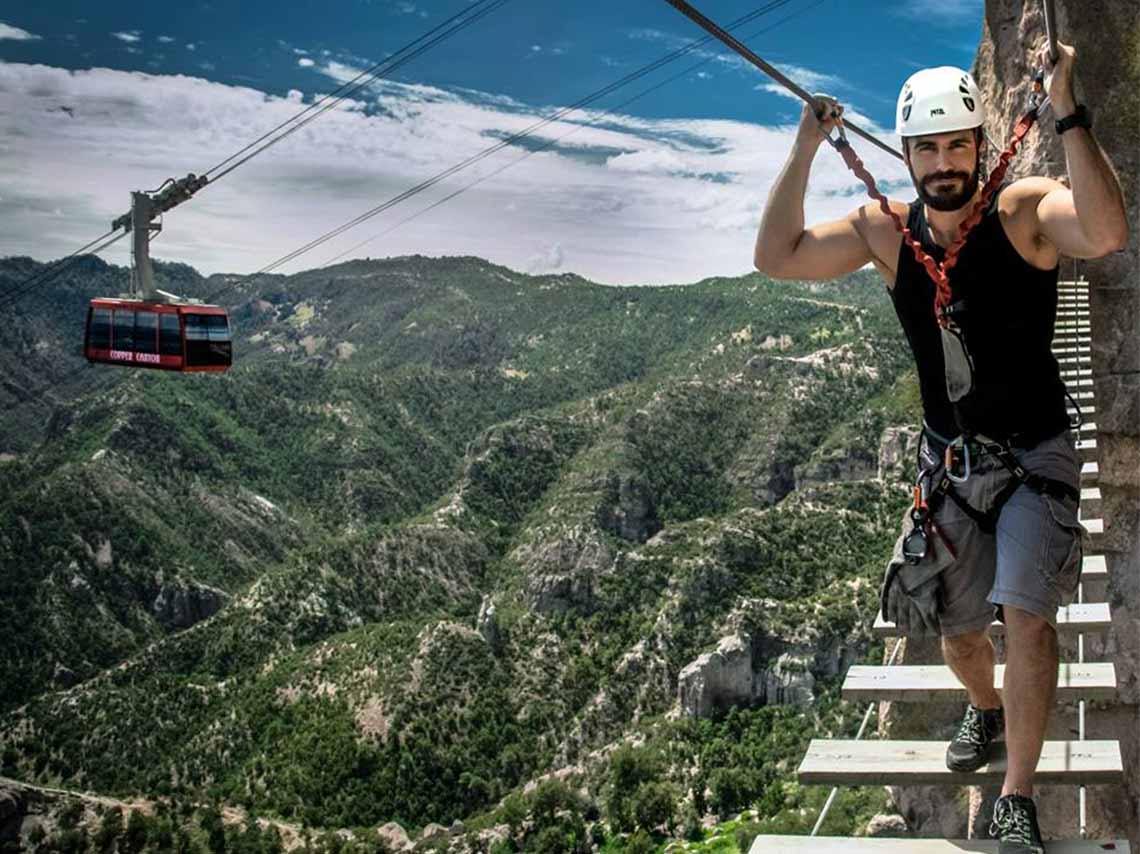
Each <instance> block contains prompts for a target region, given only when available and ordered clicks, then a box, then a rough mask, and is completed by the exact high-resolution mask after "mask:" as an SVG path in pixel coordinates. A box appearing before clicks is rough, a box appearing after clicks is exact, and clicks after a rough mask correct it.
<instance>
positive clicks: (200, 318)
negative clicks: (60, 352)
mask: <svg viewBox="0 0 1140 854" xmlns="http://www.w3.org/2000/svg"><path fill="white" fill-rule="evenodd" d="M83 355H84V356H86V357H87V361H89V362H104V363H106V364H110V365H123V366H131V367H137V368H159V369H163V370H168V371H224V370H226V369H227V368H229V366H230V365H231V364H232V363H233V343H232V341H231V337H230V324H229V315H228V314H227V313H226V310H225V309H224V308H222V307H221V306H217V305H203V304H195V303H161V302H146V301H143V300H135V299H108V298H96V299H93V300H91V304H90V307H89V308H88V310H87V333H86V335H85V337H84V342H83Z"/></svg>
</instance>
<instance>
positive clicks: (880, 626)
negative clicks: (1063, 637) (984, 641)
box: [872, 602, 1112, 637]
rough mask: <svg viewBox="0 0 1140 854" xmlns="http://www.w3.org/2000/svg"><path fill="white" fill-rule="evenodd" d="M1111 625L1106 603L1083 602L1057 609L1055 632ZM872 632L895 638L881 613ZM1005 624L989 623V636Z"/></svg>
mask: <svg viewBox="0 0 1140 854" xmlns="http://www.w3.org/2000/svg"><path fill="white" fill-rule="evenodd" d="M1110 625H1112V610H1111V609H1110V608H1109V607H1108V603H1107V602H1085V603H1083V604H1079V605H1078V604H1073V605H1065V606H1063V607H1061V608H1058V609H1057V631H1058V632H1068V633H1070V634H1074V633H1076V632H1094V631H1103V630H1104V629H1107V628H1108V627H1109V626H1110ZM872 631H873V632H874V633H875V634H876V635H878V636H880V637H897V636H898V632H897V629H896V628H895V624H894V623H889V622H887V621H886V620H884V619H883V612H882V611H879V613H878V614H876V615H875V624H874V626H873V627H872ZM1004 632H1005V624H1004V623H1001V622H999V621H997V620H994V621H993V622H992V623H990V633H991V634H1003V633H1004Z"/></svg>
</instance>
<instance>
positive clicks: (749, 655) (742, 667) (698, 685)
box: [677, 633, 815, 718]
mask: <svg viewBox="0 0 1140 854" xmlns="http://www.w3.org/2000/svg"><path fill="white" fill-rule="evenodd" d="M753 655H754V653H753V643H752V638H751V637H750V636H749V635H748V634H743V633H737V634H733V635H729V636H728V637H725V638H722V639H721V641H720V643H718V644H717V647H716V649H715V650H713V651H712V652H706V653H704V654H702V655H700V656H698V657H697V658H696V659H695V660H693V661H692V662H690V663H689V664H687V665H686V666H685V667H684V668H683V669H682V670H681V672H680V674H679V675H678V677H677V702H678V704H679V705H680V709H681V714H683V715H687V716H689V717H693V718H706V717H710V716H711V715H712V714H713V713H714V712H716V711H717V710H719V709H724V708H728V707H730V706H752V705H757V704H771V705H796V706H807V705H810V704H811V703H813V702H814V701H815V694H814V688H815V676H814V675H813V674H812V672H811V666H812V664H813V661H814V658H813V656H811V655H797V654H794V653H791V652H785V653H782V654H781V655H779V656H778V657H777V658H776V660H775V661H774V662H773V663H772V665H771V666H770V667H763V668H760V669H756V668H755V667H754V658H753Z"/></svg>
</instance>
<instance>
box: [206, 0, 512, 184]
mask: <svg viewBox="0 0 1140 854" xmlns="http://www.w3.org/2000/svg"><path fill="white" fill-rule="evenodd" d="M508 2H509V0H476V2H475V4H474V5H473V6H472V7H470V8H467V9H464V10H463V11H462V12H459V13H457V14H456V15H453V16H452V17H451V18H449V19H448V20H447V21H445V22H444V23H442V24H440V25H439V26H437V27H434V28H433V29H431V30H429V31H428V32H427V33H425V34H424V35H422V36H420V37H419V38H417V39H416V40H415V41H413V42H410V43H408V44H407V45H405V46H404V47H402V48H400V50H398V51H396V53H395V54H393V55H392V56H390V57H388V58H387V59H385V60H383V61H381V62H378V63H376V64H375V65H373V66H372V67H371V68H369V69H367V70H365V71H362V72H360V73H359V74H357V75H356V77H354V78H353V79H352V80H350V81H348V82H347V83H345V84H343V85H342V86H341V87H340V88H339V89H336V90H335V91H334V92H331V93H330V94H328V95H326V96H324V97H323V98H321V99H320V100H319V101H317V102H315V103H313V104H311V105H309V107H307V108H306V109H304V110H302V111H301V112H299V113H297V115H295V116H293V117H292V118H290V119H287V120H286V121H284V122H282V123H281V124H279V125H278V126H277V127H276V128H274V129H273V130H271V131H268V132H266V133H265V134H262V136H261V137H259V138H258V139H256V140H254V141H253V142H251V143H250V144H249V145H247V146H246V147H245V148H243V149H242V150H241V151H239V152H237V153H235V154H232V155H230V156H229V157H227V158H226V159H225V160H223V161H222V162H221V163H219V164H218V165H216V166H214V167H212V168H211V169H210V170H209V171H207V172H206V173H205V175H206V176H207V177H209V181H210V184H215V183H217V182H218V181H219V180H220V179H222V178H224V177H225V176H226V175H228V174H229V173H230V172H233V171H234V170H235V169H237V168H238V167H239V166H241V165H243V164H244V163H247V162H248V161H250V160H252V159H253V158H254V157H256V156H257V155H259V154H261V153H262V152H263V151H265V150H266V149H268V148H271V147H272V146H274V145H276V144H277V143H279V142H281V140H283V139H285V138H286V137H288V136H290V135H291V134H294V133H296V132H297V131H299V130H300V129H301V128H303V127H305V126H306V125H308V124H309V123H310V122H313V121H316V120H317V119H318V118H319V117H320V116H322V115H324V114H325V113H327V112H328V111H329V110H331V109H333V108H334V107H336V106H337V105H338V104H340V103H341V102H342V101H344V100H345V99H346V98H348V97H349V96H350V95H353V94H355V93H356V92H359V91H360V90H361V89H363V88H364V87H365V86H367V85H368V84H369V83H371V82H372V81H373V80H375V79H376V78H378V77H379V76H380V75H381V74H390V73H391V72H393V71H395V70H396V69H398V68H400V67H401V66H402V65H404V64H405V63H408V62H410V61H411V60H413V59H415V58H416V57H418V56H421V55H422V54H424V53H426V52H427V51H428V50H430V49H431V48H432V47H434V46H435V45H437V44H439V43H440V42H442V41H445V40H447V39H448V38H450V37H451V36H453V35H455V34H456V33H458V32H460V31H461V30H464V29H466V28H467V27H469V26H471V25H472V24H474V23H476V22H478V21H480V20H482V19H483V18H485V17H486V16H487V15H489V14H491V13H492V12H494V11H495V10H497V9H499V8H501V7H502V6H504V5H506V4H507V3H508ZM483 3H490V5H488V6H484V7H483V8H481V9H478V11H475V12H474V14H471V13H472V10H473V9H475V8H476V7H478V6H479V5H481V4H483ZM464 16H469V17H466V18H464ZM458 18H464V19H463V20H462V21H460V22H459V23H457V24H456V25H455V26H453V27H452V28H451V29H449V30H447V31H445V32H443V33H440V34H439V35H437V36H435V37H434V38H431V39H430V40H428V41H427V42H426V43H425V44H423V45H420V47H418V48H416V49H415V50H413V51H412V52H411V53H408V54H407V55H406V56H402V57H401V56H399V55H400V54H401V53H404V52H405V51H408V50H410V49H411V48H412V47H413V46H414V45H415V44H416V43H418V42H420V41H423V40H424V39H427V38H428V36H430V35H431V34H432V33H435V32H436V31H438V30H440V29H442V28H444V27H445V26H448V25H449V24H450V23H452V22H453V21H455V20H456V19H458ZM396 57H399V58H396ZM342 90H343V91H342ZM337 93H340V94H337ZM334 96H335V97H334ZM330 98H331V99H332V100H329V99H330ZM326 101H328V103H325V102H326ZM322 104H323V106H322ZM313 110H316V112H314V113H313V115H311V116H309V117H308V118H306V119H304V120H303V121H297V120H298V119H300V118H301V117H302V116H304V115H305V114H306V113H309V112H311V111H313ZM292 122H297V123H296V124H293V125H292V126H291V127H289V128H288V129H287V130H286V131H285V132H284V133H282V134H280V135H279V136H275V137H273V138H272V139H269V141H268V142H265V144H264V145H261V146H260V147H258V148H255V149H254V150H253V151H251V152H250V153H249V154H246V155H245V156H244V157H241V159H239V160H237V162H236V163H230V162H231V161H233V160H234V159H235V158H238V157H240V156H241V155H242V154H243V153H245V152H247V151H250V149H251V148H254V146H257V145H258V144H259V143H261V142H263V141H264V140H266V139H267V138H268V137H270V136H272V134H274V133H276V132H277V131H278V130H280V129H281V128H283V127H285V126H286V125H289V124H290V123H292ZM227 163H230V165H229V166H227V167H226V168H225V169H222V171H220V172H218V171H217V170H218V169H220V168H221V167H222V166H224V165H225V164H227ZM214 172H217V174H216V175H215V174H212V173H214ZM206 186H209V184H207V185H206Z"/></svg>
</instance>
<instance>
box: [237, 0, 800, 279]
mask: <svg viewBox="0 0 1140 854" xmlns="http://www.w3.org/2000/svg"><path fill="white" fill-rule="evenodd" d="M787 2H788V0H774V2H771V3H768V4H766V5H765V6H763V7H761V8H759V9H756V10H754V11H752V12H750V13H748V14H747V15H744V16H742V17H741V18H738V19H737V20H735V21H733V22H732V23H730V24H729V25H728V26H729V28H736V27H739V26H743V25H744V24H746V23H749V22H750V21H753V20H755V19H756V18H758V17H760V16H762V15H765V14H767V13H769V12H771V11H773V10H774V9H777V8H779V7H780V6H782V5H784V4H785V3H787ZM713 38H714V37H713V36H711V35H709V36H704V37H702V38H700V39H696V40H695V41H692V42H690V43H689V44H687V45H685V46H683V47H680V48H678V49H676V50H674V51H671V52H670V53H668V54H665V55H664V56H662V57H660V58H659V59H657V60H654V61H653V62H651V63H649V64H648V65H645V66H642V67H641V68H639V69H638V70H636V71H633V72H631V73H629V74H627V75H625V76H624V77H622V78H620V79H619V80H616V81H614V82H613V83H610V84H609V85H607V86H604V87H602V88H601V89H599V90H597V91H595V92H593V93H592V94H590V95H587V96H586V97H584V98H581V99H579V100H578V101H575V102H574V103H573V104H571V105H569V106H567V107H562V108H560V109H558V110H556V111H555V112H554V113H553V114H551V115H550V116H548V117H546V118H544V119H540V120H539V121H537V122H534V123H533V124H531V125H530V126H528V127H527V128H525V129H523V130H521V131H517V132H516V133H513V134H511V135H510V136H509V137H507V138H506V139H503V140H501V141H500V142H498V143H495V144H494V145H491V146H488V147H487V148H485V149H483V150H482V151H480V152H478V153H476V154H474V155H472V156H471V157H468V158H467V159H465V160H463V161H461V162H459V163H457V164H455V165H454V166H451V167H449V168H448V169H445V170H444V171H442V172H439V173H437V174H436V175H434V176H432V177H431V178H428V179H426V180H424V181H422V182H420V183H419V184H416V185H415V186H413V187H410V188H408V189H407V190H404V191H403V192H402V193H399V194H397V195H396V196H393V197H392V198H391V199H388V200H387V201H386V202H383V203H382V204H380V205H377V206H376V207H374V208H371V209H369V210H367V211H365V212H364V213H362V214H360V215H359V216H357V217H355V218H353V219H351V220H349V221H348V222H346V223H344V224H342V225H340V226H338V227H336V228H334V229H332V230H331V231H328V232H326V233H325V234H323V235H321V236H320V237H318V238H315V239H314V240H311V241H310V242H309V243H306V244H305V245H304V246H301V247H300V248H298V249H295V250H293V251H292V252H290V253H288V254H286V255H284V256H282V257H281V258H278V259H277V260H276V261H273V262H272V263H270V264H267V265H266V266H264V267H262V268H261V269H260V270H258V271H257V272H256V273H254V274H253V275H254V276H257V275H262V274H265V273H269V272H272V271H273V270H275V269H277V268H278V267H280V266H282V265H283V264H287V263H288V262H289V261H292V260H293V259H295V258H297V257H299V256H301V255H303V254H305V253H306V252H309V251H311V250H313V249H315V248H317V247H318V246H320V245H322V244H323V243H326V242H328V241H329V240H332V239H333V238H334V237H337V236H339V235H340V234H343V233H344V232H346V231H348V230H349V229H351V228H354V227H356V226H357V225H360V224H361V223H362V222H366V221H367V220H369V219H371V218H372V217H375V216H377V215H379V214H381V213H383V212H384V211H386V210H388V209H389V208H391V207H393V206H395V205H397V204H399V203H400V202H403V201H405V200H407V199H409V198H411V197H413V196H415V195H417V194H419V193H421V192H423V191H424V190H426V189H429V188H430V187H432V186H434V185H435V184H437V183H439V182H440V181H442V180H444V179H446V178H448V177H450V176H451V175H454V174H455V173H456V172H459V171H460V170H462V169H466V168H467V167H468V166H471V165H474V164H475V163H478V162H479V161H481V160H484V159H485V158H487V157H489V156H491V155H492V154H494V153H495V152H497V151H500V150H502V149H503V148H506V147H507V146H509V145H512V144H514V143H515V142H518V141H519V140H521V139H523V138H525V137H527V136H529V135H530V134H532V133H534V132H535V131H537V130H540V129H541V128H543V127H545V126H547V125H549V124H551V123H553V122H555V121H558V120H559V119H560V118H562V117H564V116H566V115H567V114H569V113H571V112H573V111H574V110H577V109H580V108H582V107H584V106H587V105H589V104H591V103H593V102H594V101H596V100H598V99H599V98H602V97H605V96H606V95H608V94H610V93H611V92H614V91H616V90H617V89H620V88H621V87H623V86H626V85H628V84H630V83H632V82H634V81H635V80H638V79H640V78H641V77H644V76H645V75H647V74H650V73H651V72H653V71H656V70H657V69H658V68H661V67H662V66H664V65H667V64H668V63H670V62H673V61H675V60H676V59H678V58H680V57H681V56H684V55H685V54H687V53H690V52H692V51H693V50H695V49H696V48H698V47H701V46H702V45H705V44H707V43H708V42H710V41H712V40H713Z"/></svg>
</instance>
